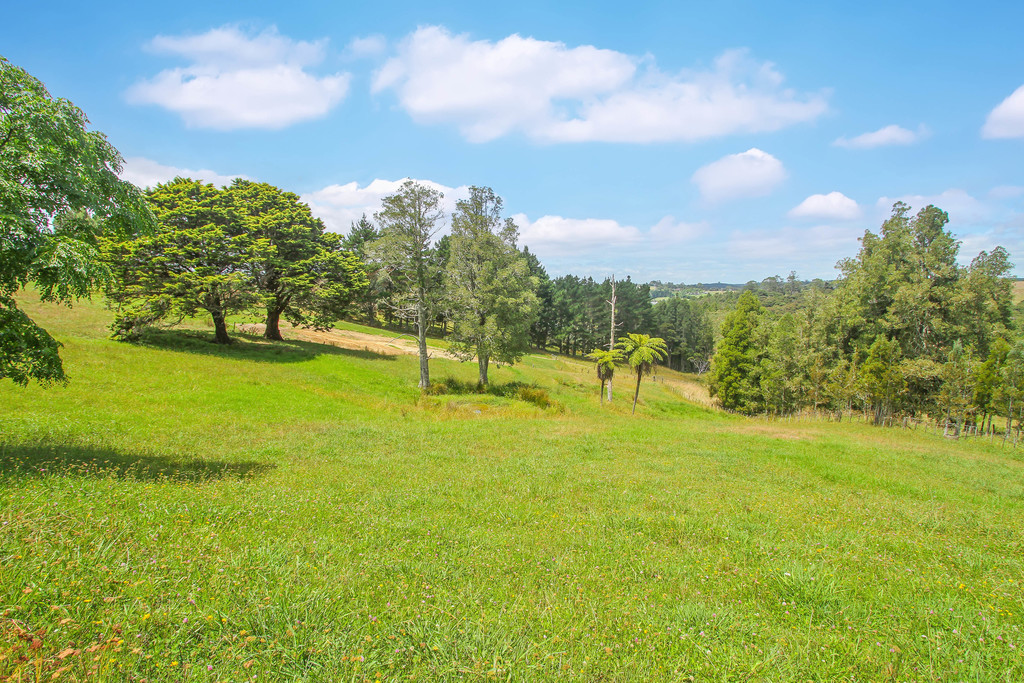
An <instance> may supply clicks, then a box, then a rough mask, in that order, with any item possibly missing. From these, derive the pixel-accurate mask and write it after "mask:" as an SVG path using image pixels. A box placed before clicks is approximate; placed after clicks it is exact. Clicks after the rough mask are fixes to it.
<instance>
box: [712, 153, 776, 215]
mask: <svg viewBox="0 0 1024 683" xmlns="http://www.w3.org/2000/svg"><path fill="white" fill-rule="evenodd" d="M785 179H786V169H785V167H783V165H782V162H781V161H779V160H778V159H776V158H775V157H773V156H772V155H771V154H768V153H767V152H764V151H762V150H760V149H757V148H756V147H753V148H751V149H748V150H747V151H746V152H742V153H740V154H730V155H728V156H724V157H722V158H721V159H719V160H718V161H713V162H711V163H710V164H708V165H707V166H701V167H700V168H698V169H697V171H696V172H695V173H694V174H693V178H692V180H693V182H694V183H696V185H697V187H698V188H699V189H700V193H701V196H703V197H704V199H705V200H707V201H709V202H720V201H722V200H724V199H733V198H737V197H761V196H764V195H767V194H769V193H771V191H772V190H774V189H775V188H776V187H778V186H779V184H780V183H782V181H784V180H785Z"/></svg>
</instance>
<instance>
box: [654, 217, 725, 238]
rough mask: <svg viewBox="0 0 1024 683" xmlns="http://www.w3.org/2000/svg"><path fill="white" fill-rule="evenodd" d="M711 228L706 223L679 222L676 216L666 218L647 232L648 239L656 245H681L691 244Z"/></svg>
mask: <svg viewBox="0 0 1024 683" xmlns="http://www.w3.org/2000/svg"><path fill="white" fill-rule="evenodd" d="M709 229H710V228H709V226H708V224H707V223H706V222H704V221H700V222H697V223H688V222H686V221H677V220H676V218H675V216H665V217H664V218H662V219H661V220H660V221H658V222H657V223H655V224H654V225H652V226H651V229H650V230H649V231H648V232H647V235H648V237H650V239H651V241H652V242H654V243H660V244H662V245H667V244H679V243H682V242H690V241H692V240H694V239H696V238H698V237H700V236H701V235H704V234H706V233H707V232H708V230H709Z"/></svg>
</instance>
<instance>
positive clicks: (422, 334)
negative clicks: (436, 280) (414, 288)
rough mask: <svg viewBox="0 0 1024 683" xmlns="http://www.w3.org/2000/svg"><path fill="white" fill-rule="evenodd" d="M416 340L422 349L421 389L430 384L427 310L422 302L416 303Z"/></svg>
mask: <svg viewBox="0 0 1024 683" xmlns="http://www.w3.org/2000/svg"><path fill="white" fill-rule="evenodd" d="M422 300H423V299H422V296H421V298H420V301H422ZM416 341H417V342H418V344H419V349H420V389H426V388H428V387H429V386H430V367H429V366H428V365H427V360H428V358H427V312H426V310H425V309H424V307H423V304H422V303H418V304H417V305H416Z"/></svg>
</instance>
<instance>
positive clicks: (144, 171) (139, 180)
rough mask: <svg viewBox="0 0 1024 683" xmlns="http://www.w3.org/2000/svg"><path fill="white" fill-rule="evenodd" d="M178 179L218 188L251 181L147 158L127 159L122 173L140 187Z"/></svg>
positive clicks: (123, 178)
mask: <svg viewBox="0 0 1024 683" xmlns="http://www.w3.org/2000/svg"><path fill="white" fill-rule="evenodd" d="M178 177H181V178H192V179H193V180H202V181H203V182H206V183H213V184H214V185H217V186H218V187H220V186H222V185H230V184H231V181H232V180H234V179H235V178H245V179H249V177H248V176H246V175H243V174H241V173H235V174H228V175H224V174H222V173H217V172H216V171H211V170H210V169H207V168H203V169H199V170H194V169H190V168H178V167H176V166H165V165H164V164H160V163H157V162H155V161H153V160H152V159H146V158H145V157H128V158H126V159H125V160H124V169H123V170H122V171H121V179H122V180H127V181H128V182H130V183H134V184H135V185H137V186H139V187H153V186H154V185H158V184H160V183H166V182H167V181H169V180H173V179H175V178H178Z"/></svg>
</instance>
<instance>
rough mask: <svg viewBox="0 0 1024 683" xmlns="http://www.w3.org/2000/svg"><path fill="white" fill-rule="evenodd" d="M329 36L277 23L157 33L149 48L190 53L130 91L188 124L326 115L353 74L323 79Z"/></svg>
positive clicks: (287, 121) (225, 125) (134, 99)
mask: <svg viewBox="0 0 1024 683" xmlns="http://www.w3.org/2000/svg"><path fill="white" fill-rule="evenodd" d="M326 45H327V41H326V39H324V40H318V41H314V42H306V41H293V40H292V39H290V38H288V37H286V36H282V35H280V34H279V33H278V32H277V29H276V28H274V27H271V28H268V29H267V30H265V31H263V32H262V33H259V34H257V35H249V34H247V33H244V32H243V31H242V30H241V29H240V28H238V27H237V26H224V27H221V28H217V29H212V30H210V31H207V32H206V33H202V34H199V35H186V36H157V37H156V38H154V39H153V40H152V41H150V43H149V44H148V45H147V48H148V49H149V50H150V51H152V52H155V53H158V54H167V55H173V56H177V57H181V58H184V59H186V60H188V61H189V62H190V64H189V65H188V66H185V67H177V68H173V69H166V70H164V71H161V72H160V73H158V74H157V75H156V76H154V77H153V78H150V79H146V80H142V81H140V82H138V83H136V84H135V85H133V86H132V87H131V88H129V89H128V91H127V93H126V97H127V99H128V101H129V102H131V103H133V104H155V105H157V106H160V107H163V108H165V109H168V110H170V111H173V112H175V113H177V114H179V115H180V116H181V117H182V119H183V120H184V121H185V124H186V125H188V126H192V127H196V128H213V129H217V130H233V129H238V128H269V129H279V128H284V127H286V126H289V125H291V124H293V123H297V122H299V121H305V120H309V119H315V118H320V117H322V116H325V115H326V114H327V112H328V111H330V109H331V108H332V107H334V106H335V105H336V104H338V103H339V102H341V101H342V100H343V99H344V98H345V95H346V94H347V93H348V88H349V81H350V80H351V76H350V74H347V73H337V74H333V75H329V76H316V75H314V74H312V73H310V72H309V70H308V68H309V67H311V66H315V65H316V64H319V63H320V62H321V61H323V58H324V52H325V48H326Z"/></svg>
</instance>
